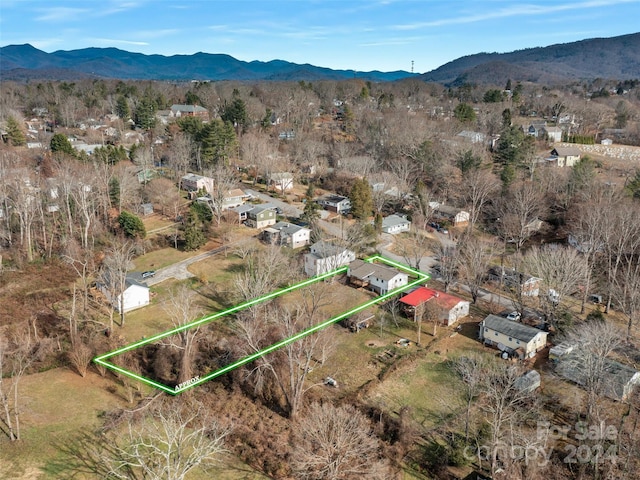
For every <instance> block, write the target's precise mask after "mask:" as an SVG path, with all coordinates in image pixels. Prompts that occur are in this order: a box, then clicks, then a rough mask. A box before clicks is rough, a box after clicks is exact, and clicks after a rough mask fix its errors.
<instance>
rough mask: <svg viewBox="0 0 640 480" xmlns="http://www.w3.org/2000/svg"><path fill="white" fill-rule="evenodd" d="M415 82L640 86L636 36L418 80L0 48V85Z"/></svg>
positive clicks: (454, 67)
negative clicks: (611, 81)
mask: <svg viewBox="0 0 640 480" xmlns="http://www.w3.org/2000/svg"><path fill="white" fill-rule="evenodd" d="M408 77H418V78H421V79H422V80H424V81H427V82H436V83H441V84H444V85H449V86H452V85H453V86H455V85H459V84H463V83H475V84H494V85H502V84H504V83H505V82H506V81H507V79H512V80H515V81H525V82H526V81H530V82H536V83H545V84H550V83H556V82H565V81H571V80H590V79H591V80H592V79H596V78H609V79H616V80H625V79H636V78H640V33H634V34H629V35H622V36H618V37H611V38H593V39H588V40H581V41H579V42H572V43H564V44H557V45H551V46H549V47H537V48H528V49H524V50H517V51H513V52H510V53H478V54H475V55H469V56H465V57H461V58H458V59H457V60H453V61H451V62H449V63H447V64H445V65H442V66H441V67H439V68H437V69H435V70H433V71H431V72H427V73H424V74H422V75H417V74H412V73H410V72H406V71H395V72H379V71H372V72H359V71H354V70H332V69H330V68H324V67H318V66H314V65H310V64H296V63H291V62H287V61H284V60H272V61H269V62H260V61H252V62H244V61H241V60H237V59H235V58H233V57H231V56H229V55H224V54H210V53H202V52H199V53H195V54H193V55H173V56H163V55H144V54H141V53H133V52H127V51H124V50H120V49H117V48H83V49H79V50H69V51H64V50H58V51H56V52H53V53H46V52H43V51H42V50H38V49H37V48H35V47H33V46H31V45H29V44H25V45H8V46H5V47H2V48H0V78H1V79H2V80H14V81H28V80H75V79H81V78H118V79H130V80H172V81H187V80H211V81H218V80H249V81H251V80H252V81H300V80H305V81H318V80H344V79H349V78H363V79H367V80H372V81H376V82H385V81H394V80H400V79H403V78H408Z"/></svg>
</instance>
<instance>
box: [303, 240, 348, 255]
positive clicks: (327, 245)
mask: <svg viewBox="0 0 640 480" xmlns="http://www.w3.org/2000/svg"><path fill="white" fill-rule="evenodd" d="M311 249H312V250H313V251H314V253H313V254H314V255H315V256H316V257H318V258H327V257H333V256H334V255H339V254H341V253H342V252H344V251H345V250H347V249H346V248H345V247H343V246H340V245H336V244H335V243H331V242H328V241H325V240H320V241H319V242H316V243H314V244H313V245H312V246H311Z"/></svg>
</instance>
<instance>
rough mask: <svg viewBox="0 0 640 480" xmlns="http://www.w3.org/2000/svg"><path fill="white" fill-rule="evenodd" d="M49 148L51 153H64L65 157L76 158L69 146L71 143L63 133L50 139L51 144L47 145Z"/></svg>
mask: <svg viewBox="0 0 640 480" xmlns="http://www.w3.org/2000/svg"><path fill="white" fill-rule="evenodd" d="M49 148H50V149H51V153H58V152H60V153H66V154H67V155H71V156H72V157H75V156H76V151H75V149H74V148H73V146H72V145H71V142H70V141H69V139H68V138H67V136H66V135H65V134H64V133H56V134H54V135H53V137H51V142H50V143H49Z"/></svg>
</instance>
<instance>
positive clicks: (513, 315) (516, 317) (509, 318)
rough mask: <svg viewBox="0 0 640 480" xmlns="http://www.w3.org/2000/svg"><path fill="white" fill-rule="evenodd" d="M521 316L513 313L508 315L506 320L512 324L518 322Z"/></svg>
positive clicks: (518, 313)
mask: <svg viewBox="0 0 640 480" xmlns="http://www.w3.org/2000/svg"><path fill="white" fill-rule="evenodd" d="M521 316H522V315H520V312H516V311H513V312H511V313H510V314H509V315H507V320H512V321H514V322H517V321H518V320H520V317H521Z"/></svg>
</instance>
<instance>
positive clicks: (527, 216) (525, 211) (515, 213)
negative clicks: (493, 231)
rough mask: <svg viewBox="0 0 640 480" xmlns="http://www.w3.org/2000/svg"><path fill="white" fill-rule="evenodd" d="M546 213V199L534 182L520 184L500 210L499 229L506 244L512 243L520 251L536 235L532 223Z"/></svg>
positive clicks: (505, 198)
mask: <svg viewBox="0 0 640 480" xmlns="http://www.w3.org/2000/svg"><path fill="white" fill-rule="evenodd" d="M543 213H544V199H543V198H542V193H541V191H540V190H539V189H538V187H537V186H536V185H535V184H534V183H532V182H524V181H523V182H519V183H518V184H516V185H514V186H513V187H512V188H511V190H510V191H509V194H508V195H507V196H506V197H504V198H503V199H502V202H501V204H500V206H499V208H498V216H499V222H498V229H499V231H500V235H501V236H502V238H503V239H504V240H505V242H512V243H513V244H514V245H515V246H516V250H517V251H520V249H521V248H522V246H523V245H524V243H525V242H526V241H527V240H528V239H529V238H530V237H531V235H533V234H534V233H535V229H533V228H531V226H530V225H531V222H533V221H534V220H536V219H538V218H539V217H540V216H541V215H543Z"/></svg>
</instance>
